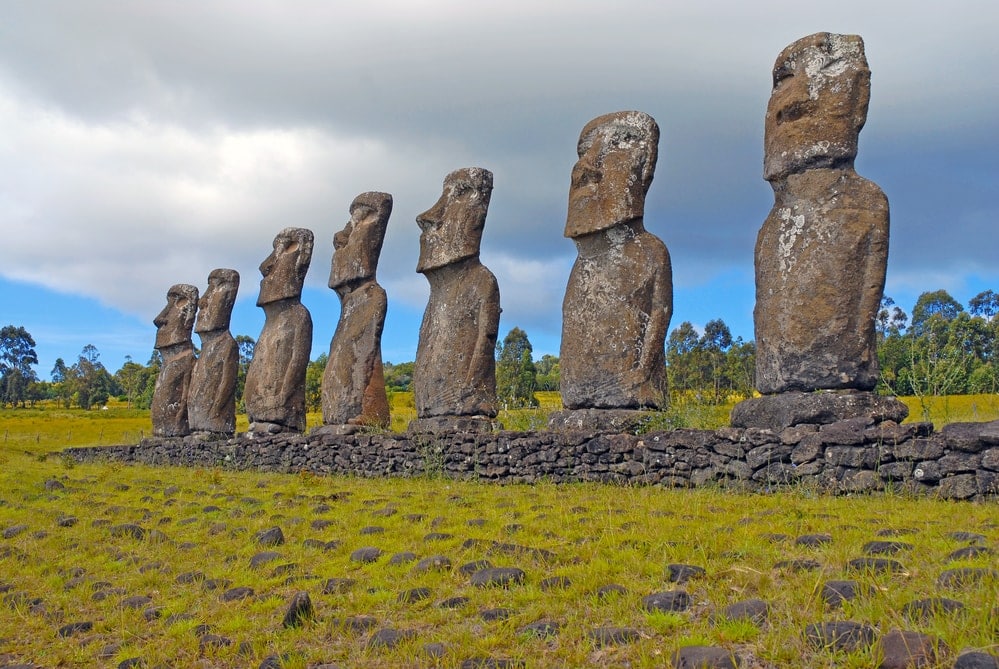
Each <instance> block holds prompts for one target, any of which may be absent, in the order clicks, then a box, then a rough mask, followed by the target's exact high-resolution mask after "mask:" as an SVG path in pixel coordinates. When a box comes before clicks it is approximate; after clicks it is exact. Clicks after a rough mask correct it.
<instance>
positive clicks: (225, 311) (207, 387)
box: [187, 269, 239, 435]
mask: <svg viewBox="0 0 999 669" xmlns="http://www.w3.org/2000/svg"><path fill="white" fill-rule="evenodd" d="M238 291H239V272H237V271H236V270H234V269H216V270H212V272H211V274H209V275H208V290H206V291H205V294H204V295H203V296H202V297H201V300H200V302H199V303H198V320H197V323H196V324H195V327H194V331H195V332H197V333H198V335H200V337H201V356H200V357H199V358H198V361H197V362H196V363H195V364H194V372H193V374H192V375H191V397H190V401H189V403H188V411H187V415H188V419H189V421H190V424H191V431H192V432H209V433H213V434H222V435H232V434H234V433H235V432H236V377H237V374H238V371H239V347H238V345H237V344H236V340H235V339H233V336H232V334H231V333H230V332H229V320H230V318H231V316H232V308H233V305H234V304H235V303H236V293H237V292H238Z"/></svg>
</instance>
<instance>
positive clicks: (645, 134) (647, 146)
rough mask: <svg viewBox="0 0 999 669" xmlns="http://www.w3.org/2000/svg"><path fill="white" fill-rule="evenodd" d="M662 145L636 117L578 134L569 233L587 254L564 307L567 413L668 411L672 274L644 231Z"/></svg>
mask: <svg viewBox="0 0 999 669" xmlns="http://www.w3.org/2000/svg"><path fill="white" fill-rule="evenodd" d="M658 143H659V127H658V126H657V125H656V122H655V120H653V118H652V117H651V116H649V115H648V114H645V113H643V112H636V111H630V112H617V113H613V114H606V115H604V116H600V117H598V118H596V119H593V120H592V121H590V122H589V123H588V124H587V125H586V127H584V128H583V131H582V133H581V134H580V137H579V144H578V148H577V153H578V155H579V160H578V161H577V162H576V165H575V166H574V167H573V170H572V182H571V186H570V189H569V212H568V216H567V219H566V226H565V236H566V237H569V238H572V239H573V241H575V243H576V248H577V251H578V254H579V255H578V257H577V258H576V262H575V264H574V265H573V268H572V272H571V274H570V276H569V283H568V286H567V287H566V293H565V299H564V300H563V303H562V347H561V357H560V367H561V375H562V380H561V394H562V403H563V405H564V406H565V408H566V409H569V410H572V409H648V408H659V407H664V406H665V405H666V402H667V387H666V367H665V362H666V361H665V357H666V353H665V342H666V332H667V329H668V328H669V321H670V317H671V316H672V309H673V282H672V269H671V264H670V257H669V252H668V251H667V249H666V246H665V245H664V244H663V243H662V241H661V240H660V239H659V238H658V237H656V236H655V235H653V234H651V233H649V232H647V231H646V230H645V227H644V213H645V196H646V194H647V192H648V189H649V185H650V184H651V183H652V178H653V175H654V172H655V167H656V161H657V157H658ZM556 420H561V418H560V417H557V418H556ZM552 425H553V427H554V426H556V425H557V422H553V423H552Z"/></svg>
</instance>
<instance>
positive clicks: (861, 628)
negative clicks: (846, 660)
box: [805, 620, 875, 653]
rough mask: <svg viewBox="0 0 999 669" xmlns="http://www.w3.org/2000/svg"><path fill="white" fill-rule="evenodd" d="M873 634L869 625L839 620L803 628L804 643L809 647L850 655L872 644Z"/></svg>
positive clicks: (872, 629)
mask: <svg viewBox="0 0 999 669" xmlns="http://www.w3.org/2000/svg"><path fill="white" fill-rule="evenodd" d="M874 637H875V632H874V628H873V627H871V626H870V625H865V624H863V623H858V622H853V621H851V620H839V621H831V622H824V623H814V624H811V625H806V626H805V641H807V642H808V643H809V644H810V645H811V646H813V647H815V648H819V649H825V650H831V651H843V652H845V653H852V652H853V651H855V650H860V649H862V648H867V647H869V646H870V645H871V644H873V643H874Z"/></svg>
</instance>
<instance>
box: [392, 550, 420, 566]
mask: <svg viewBox="0 0 999 669" xmlns="http://www.w3.org/2000/svg"><path fill="white" fill-rule="evenodd" d="M415 561H416V553H411V552H410V551H403V552H402V553H396V554H395V555H393V556H392V557H390V558H389V561H388V563H389V564H390V565H400V564H409V563H410V562H415Z"/></svg>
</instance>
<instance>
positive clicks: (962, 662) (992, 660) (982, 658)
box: [954, 651, 999, 669]
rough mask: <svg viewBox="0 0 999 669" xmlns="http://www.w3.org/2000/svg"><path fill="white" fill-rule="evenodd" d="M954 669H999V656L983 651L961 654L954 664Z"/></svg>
mask: <svg viewBox="0 0 999 669" xmlns="http://www.w3.org/2000/svg"><path fill="white" fill-rule="evenodd" d="M954 669H999V656H997V655H989V654H988V653H983V652H981V651H971V652H968V653H961V654H960V655H959V656H958V657H957V661H956V662H954Z"/></svg>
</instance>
